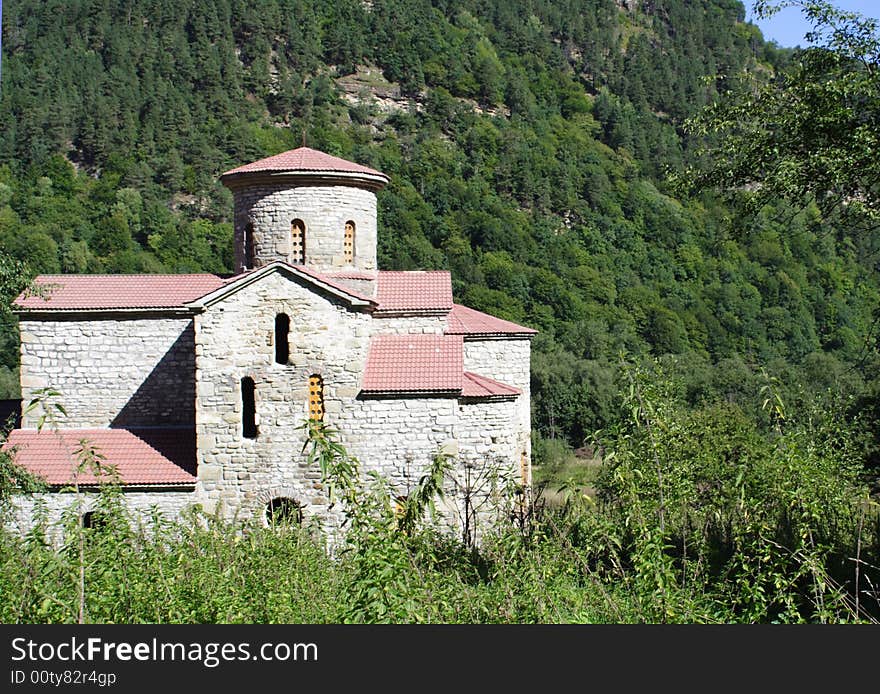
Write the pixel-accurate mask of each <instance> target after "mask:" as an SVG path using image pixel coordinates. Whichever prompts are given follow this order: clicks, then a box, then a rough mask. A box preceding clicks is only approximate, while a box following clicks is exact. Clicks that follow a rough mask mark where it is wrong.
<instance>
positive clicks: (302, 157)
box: [222, 147, 388, 180]
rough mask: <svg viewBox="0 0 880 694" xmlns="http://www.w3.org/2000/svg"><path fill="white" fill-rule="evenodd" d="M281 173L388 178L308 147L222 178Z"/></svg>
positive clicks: (240, 169) (275, 156)
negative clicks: (344, 174)
mask: <svg viewBox="0 0 880 694" xmlns="http://www.w3.org/2000/svg"><path fill="white" fill-rule="evenodd" d="M273 171H274V172H282V171H290V172H296V171H303V172H306V171H316V172H335V173H347V174H366V175H368V176H379V177H381V178H383V179H385V180H388V176H386V175H385V174H383V173H382V172H381V171H376V169H371V168H370V167H368V166H363V165H361V164H355V163H354V162H352V161H347V160H345V159H340V158H339V157H334V156H332V155H330V154H325V153H324V152H319V151H318V150H316V149H311V148H310V147H299V148H297V149H291V150H289V151H287V152H282V153H281V154H276V155H274V156H271V157H266V158H265V159H260V160H259V161H255V162H252V163H250V164H245V165H244V166H239V167H238V168H235V169H230V170H229V171H227V172H225V173H224V174H222V176H231V175H233V174H243V173H258V172H273Z"/></svg>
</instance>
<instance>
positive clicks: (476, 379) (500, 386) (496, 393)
mask: <svg viewBox="0 0 880 694" xmlns="http://www.w3.org/2000/svg"><path fill="white" fill-rule="evenodd" d="M517 395H522V391H521V390H520V389H519V388H514V387H513V386H509V385H507V384H506V383H502V382H501V381H496V380H495V379H494V378H489V377H488V376H481V375H480V374H475V373H471V372H470V371H465V372H464V374H463V379H462V386H461V397H463V398H491V399H493V400H494V399H498V400H500V399H509V398H515V397H516V396H517Z"/></svg>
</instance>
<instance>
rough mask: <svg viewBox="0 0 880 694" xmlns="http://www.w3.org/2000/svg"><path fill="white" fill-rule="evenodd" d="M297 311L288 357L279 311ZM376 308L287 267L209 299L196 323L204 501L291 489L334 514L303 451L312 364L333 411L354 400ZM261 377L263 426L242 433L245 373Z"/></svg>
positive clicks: (328, 413)
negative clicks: (279, 357)
mask: <svg viewBox="0 0 880 694" xmlns="http://www.w3.org/2000/svg"><path fill="white" fill-rule="evenodd" d="M278 313H286V314H287V315H288V316H289V317H290V339H289V345H290V358H289V361H288V363H287V364H276V363H275V347H274V339H275V336H274V327H275V316H276V315H277V314H278ZM369 322H370V317H369V315H367V314H365V313H358V312H354V311H351V310H350V309H348V308H347V307H346V306H345V305H344V304H342V303H338V302H336V301H335V300H330V299H328V298H324V297H322V296H320V295H318V294H316V293H315V292H314V291H313V290H312V289H311V288H309V287H306V286H302V285H300V284H299V283H298V282H297V281H296V280H292V279H289V278H288V277H287V276H283V275H282V274H281V272H277V273H273V274H270V275H268V276H266V277H263V278H262V279H261V280H260V281H259V282H257V283H255V284H253V285H250V286H248V287H245V288H243V289H242V290H240V291H239V292H237V293H236V294H234V295H232V296H230V297H227V298H226V299H225V300H223V301H221V302H219V303H217V304H215V305H214V306H211V307H209V308H208V309H207V310H206V311H205V313H204V314H202V315H200V316H199V317H198V318H197V326H196V334H197V339H196V354H197V369H196V383H197V386H196V391H197V403H196V410H197V415H196V431H197V437H198V439H197V440H198V447H199V452H200V465H199V489H200V490H201V494H202V496H203V498H204V501H205V505H206V508H208V509H209V510H213V509H214V508H216V507H217V506H218V504H219V505H220V509H221V512H222V513H223V514H226V515H228V516H231V515H233V514H235V513H236V512H239V513H240V514H243V515H244V516H246V517H251V516H253V515H254V514H257V513H261V512H262V510H263V509H264V508H265V505H266V503H268V502H269V501H270V500H271V499H272V498H275V497H278V496H284V497H291V498H293V499H295V500H296V501H297V502H298V503H300V504H302V505H303V507H304V513H305V515H306V516H319V517H322V516H324V515H325V514H326V509H327V499H326V497H325V495H324V492H323V490H322V489H321V485H320V472H319V471H318V470H317V469H316V468H315V467H314V466H308V465H307V463H306V460H305V454H304V453H303V452H302V450H303V444H304V443H305V437H306V432H305V431H304V430H303V429H302V425H303V423H304V422H305V421H306V419H307V418H308V416H309V414H308V383H309V376H311V375H312V374H317V375H320V376H321V377H322V378H323V383H324V410H325V420H326V421H327V422H328V424H332V425H335V424H336V421H337V417H338V415H339V413H340V412H342V411H344V410H346V409H350V408H352V407H353V406H354V403H355V402H357V401H356V397H357V394H358V392H359V389H360V379H361V374H362V373H363V369H364V366H365V363H366V357H367V349H368V347H369V336H370V323H369ZM246 376H247V377H250V378H252V379H253V380H254V382H255V386H256V389H255V390H256V397H255V399H256V412H257V417H258V428H259V433H258V436H257V437H256V438H255V439H248V438H245V437H244V436H243V435H242V401H241V385H240V384H241V379H242V378H243V377H246Z"/></svg>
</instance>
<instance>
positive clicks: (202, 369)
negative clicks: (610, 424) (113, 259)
mask: <svg viewBox="0 0 880 694" xmlns="http://www.w3.org/2000/svg"><path fill="white" fill-rule="evenodd" d="M221 181H222V182H223V184H224V185H226V186H227V187H228V188H229V189H230V190H231V191H232V193H233V196H234V201H235V211H234V244H235V270H236V272H235V274H234V275H232V276H230V277H221V276H216V275H211V274H190V275H137V276H135V275H115V276H113V275H54V276H49V275H43V276H40V277H38V278H37V279H36V281H35V287H36V290H34V291H30V292H28V293H26V294H23V295H22V296H20V297H19V298H18V299H17V300H16V302H15V306H14V309H15V311H16V313H17V314H18V317H19V325H20V331H21V387H22V399H23V403H25V404H26V403H28V402H30V401H31V399H32V398H34V397H35V396H39V395H40V393H41V392H42V389H45V388H52V389H53V390H55V391H57V392H58V393H59V395H58V396H57V400H58V402H60V403H61V404H62V405H63V407H64V410H65V412H66V414H65V415H64V416H60V415H59V416H58V417H56V418H55V419H54V421H52V422H51V423H50V424H51V425H47V424H44V425H43V426H42V428H39V427H38V421H39V417H40V408H39V407H37V408H34V409H33V410H31V411H25V412H23V417H22V421H21V426H20V428H19V429H16V430H14V431H13V432H11V434H10V435H9V437H8V440H7V443H6V446H7V447H13V448H14V449H15V460H16V462H18V463H19V464H20V465H22V466H24V467H26V468H27V469H29V470H30V471H32V472H34V473H35V474H37V475H39V476H41V477H42V478H43V479H45V480H46V481H47V483H48V484H49V485H50V489H51V490H52V491H50V492H48V493H42V494H39V495H35V496H30V497H28V496H23V497H21V498H20V499H19V501H18V514H17V522H18V523H19V524H20V525H21V526H22V527H26V526H27V525H28V523H29V522H30V519H31V518H32V516H33V512H34V504H35V503H39V504H41V505H43V506H44V507H45V508H46V509H47V511H48V514H49V518H50V520H52V519H54V518H56V517H58V515H59V514H60V513H61V510H62V508H63V507H64V506H65V505H66V503H69V500H70V498H69V495H68V494H64V493H59V492H60V490H62V489H64V488H65V487H67V486H69V484H70V483H71V482H72V481H73V477H74V474H75V473H74V471H75V468H76V461H77V451H78V450H80V449H81V447H82V445H83V443H86V444H87V445H88V446H93V447H94V449H95V450H96V451H98V452H99V453H100V454H101V455H102V456H103V457H104V460H105V463H106V464H109V465H112V466H114V468H115V470H116V474H117V475H118V479H119V481H120V482H121V485H122V489H123V492H124V499H125V501H126V504H127V505H128V506H129V507H130V508H131V509H132V510H139V511H143V512H147V511H148V510H149V509H151V508H158V509H159V510H160V511H162V512H164V513H165V514H167V515H170V516H172V517H173V516H176V515H177V514H178V513H179V512H180V511H182V510H183V509H184V508H186V507H187V506H190V505H192V504H196V503H198V504H200V505H201V506H202V507H203V508H204V509H205V510H206V511H208V512H209V513H217V514H219V515H220V516H221V517H225V518H239V519H242V520H247V519H256V520H258V521H260V522H271V521H272V519H273V514H278V513H284V514H287V515H289V514H291V513H293V514H296V516H297V518H300V519H303V520H305V519H307V518H317V519H319V520H321V521H325V522H327V523H330V524H332V523H334V522H336V521H338V517H335V519H334V513H338V512H336V511H330V510H328V509H329V508H330V506H329V500H328V498H327V495H326V491H325V488H324V486H323V485H322V482H321V475H320V471H319V470H318V469H317V466H316V465H315V464H310V463H309V462H308V460H307V457H306V453H305V452H304V444H305V443H306V429H305V428H304V423H305V422H307V421H308V420H310V419H312V420H319V421H322V422H323V423H324V424H325V425H326V426H328V427H329V428H332V429H334V430H335V431H337V432H338V435H339V440H340V442H341V443H342V444H343V445H344V446H345V448H346V449H347V450H348V451H349V453H351V454H352V455H354V456H355V457H357V458H358V460H359V461H360V464H361V467H362V470H364V471H375V472H377V473H379V474H381V475H382V476H383V477H385V478H386V479H387V480H389V481H390V482H391V484H392V485H393V487H394V490H395V493H396V494H398V495H399V496H406V494H407V493H408V491H409V490H410V489H411V488H412V487H413V486H414V485H415V484H416V483H417V482H418V480H419V478H420V477H421V475H422V474H423V473H424V471H425V470H426V468H427V467H428V465H430V463H431V461H432V459H433V458H434V456H436V455H437V454H438V453H445V454H447V455H450V456H452V457H453V459H454V461H455V463H454V464H455V466H458V467H461V466H467V467H469V468H470V469H484V468H486V467H487V466H492V467H493V468H495V469H496V470H500V471H502V472H503V473H504V474H505V475H506V476H507V477H508V478H509V479H512V480H514V481H515V482H516V483H517V484H519V485H521V486H522V487H525V488H528V486H529V485H530V482H531V464H530V415H529V413H530V405H529V365H530V357H529V355H530V340H531V338H532V337H533V336H534V334H535V331H534V330H532V329H530V328H527V327H524V326H520V325H516V324H514V323H511V322H509V321H505V320H502V319H499V318H496V317H494V316H490V315H488V314H485V313H481V312H479V311H475V310H473V309H470V308H467V307H465V306H461V305H459V304H456V303H455V302H454V300H453V296H452V287H451V279H450V275H449V273H448V272H445V271H411V272H392V271H382V270H379V269H378V267H377V262H376V246H377V238H378V233H379V231H378V227H377V209H376V208H377V204H376V203H377V198H376V196H377V193H379V191H380V190H381V188H382V187H383V186H384V185H385V184H386V183H387V182H388V178H387V177H386V176H385V175H384V174H382V173H380V172H378V171H375V170H373V169H370V168H368V167H365V166H361V165H359V164H355V163H353V162H349V161H345V160H343V159H339V158H336V157H332V156H330V155H327V154H324V153H322V152H318V151H316V150H312V149H308V148H305V147H303V148H300V149H296V150H292V151H290V152H285V153H283V154H279V155H276V156H273V157H269V158H267V159H263V160H260V161H257V162H254V163H252V164H248V165H245V166H242V167H239V168H236V169H233V170H231V171H228V172H226V173H225V174H223V176H222V177H221ZM25 409H27V408H25ZM77 482H78V484H79V485H80V486H81V487H84V488H86V489H93V488H95V486H96V485H97V484H98V483H99V480H96V479H94V478H93V477H92V476H91V475H90V473H88V472H87V471H82V472H80V473H78V476H77Z"/></svg>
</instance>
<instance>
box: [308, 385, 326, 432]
mask: <svg viewBox="0 0 880 694" xmlns="http://www.w3.org/2000/svg"><path fill="white" fill-rule="evenodd" d="M309 419H311V420H314V421H316V422H322V421H324V379H322V378H321V377H320V376H317V375H313V376H309Z"/></svg>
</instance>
